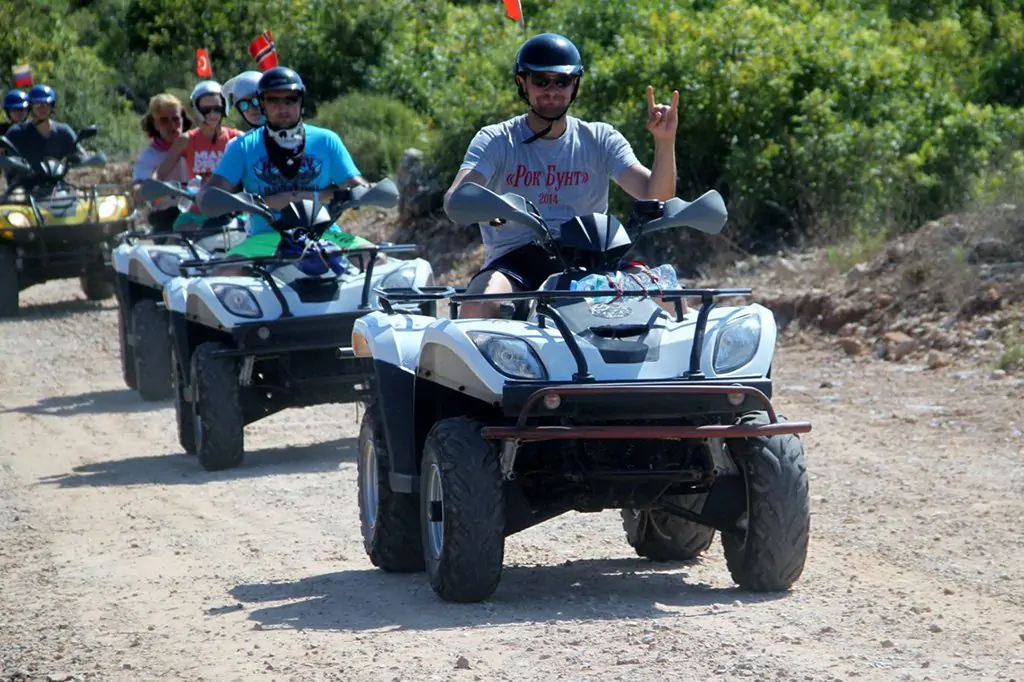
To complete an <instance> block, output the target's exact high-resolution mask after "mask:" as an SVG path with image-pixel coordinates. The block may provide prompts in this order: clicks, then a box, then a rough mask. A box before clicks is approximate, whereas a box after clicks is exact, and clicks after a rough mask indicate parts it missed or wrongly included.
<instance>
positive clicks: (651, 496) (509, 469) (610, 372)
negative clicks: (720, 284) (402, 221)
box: [352, 183, 811, 602]
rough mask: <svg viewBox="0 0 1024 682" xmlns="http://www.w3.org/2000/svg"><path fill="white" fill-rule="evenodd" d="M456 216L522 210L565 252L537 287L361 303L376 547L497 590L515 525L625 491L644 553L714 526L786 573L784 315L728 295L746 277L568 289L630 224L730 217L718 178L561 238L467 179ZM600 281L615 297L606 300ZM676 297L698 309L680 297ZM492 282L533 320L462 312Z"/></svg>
mask: <svg viewBox="0 0 1024 682" xmlns="http://www.w3.org/2000/svg"><path fill="white" fill-rule="evenodd" d="M448 214H449V216H450V217H451V218H452V219H453V220H454V221H455V222H457V223H462V224H468V223H480V222H483V221H489V220H491V219H494V218H504V219H506V220H510V221H515V222H518V223H521V224H525V225H529V226H531V227H533V228H534V229H535V231H536V232H537V235H538V241H539V242H540V243H541V244H543V245H546V246H547V248H548V249H549V250H550V251H551V252H552V253H554V254H555V255H556V256H557V257H559V258H561V260H562V263H563V264H564V265H565V268H564V271H563V272H561V273H559V274H555V275H552V276H551V277H550V278H548V279H547V281H546V282H545V283H544V285H543V286H542V288H541V290H540V291H535V292H519V293H516V294H511V295H509V294H489V295H469V294H465V293H460V294H455V293H454V291H453V290H449V299H450V301H451V305H452V308H453V311H452V314H451V318H452V319H437V318H434V317H427V316H422V315H412V314H402V313H400V312H399V311H397V310H392V309H389V306H393V305H396V304H398V303H402V304H406V305H408V304H409V303H412V302H416V301H421V300H427V299H429V298H431V297H436V296H438V295H439V294H438V293H437V292H436V291H425V292H417V291H415V290H408V289H406V290H395V291H383V290H382V291H380V292H379V293H380V295H381V297H382V302H383V304H384V310H383V311H380V312H373V313H370V314H368V315H366V316H365V317H362V318H360V319H359V320H357V321H356V324H355V328H354V330H353V342H352V344H353V347H355V348H356V349H357V351H358V352H359V353H361V354H363V355H364V356H365V357H367V358H370V357H372V358H373V361H374V364H375V366H376V370H377V374H376V377H375V381H374V387H373V391H372V399H371V400H370V401H369V405H368V407H367V411H366V413H365V417H364V420H363V424H362V429H361V433H360V458H359V463H358V470H359V479H358V480H359V506H360V515H361V520H362V532H363V538H364V544H365V548H366V551H367V553H368V555H369V557H370V560H371V562H372V563H373V564H374V565H376V566H378V567H380V568H382V569H384V570H387V571H416V570H423V569H424V568H425V569H426V572H427V574H428V576H429V579H430V584H431V586H432V587H433V589H434V590H435V592H436V593H437V594H438V595H440V596H441V597H442V598H443V599H446V600H449V601H456V602H470V601H480V600H484V599H487V598H488V597H489V596H490V595H491V594H492V593H493V591H494V590H495V589H496V588H497V585H498V581H499V578H500V576H501V571H502V564H503V558H504V543H505V538H506V537H507V536H509V535H511V534H513V533H517V532H519V531H521V530H524V529H526V528H529V527H531V526H533V525H536V524H538V523H541V522H543V521H546V520H548V519H551V518H553V517H555V516H558V515H560V514H563V513H565V512H567V511H571V510H576V511H586V512H594V511H600V510H604V509H620V510H622V512H621V513H622V517H623V524H624V526H625V531H626V536H627V539H628V542H629V543H630V544H631V545H632V546H633V547H634V548H635V550H636V552H637V553H638V554H639V555H640V556H643V557H647V558H650V559H652V560H656V561H664V560H689V559H694V558H696V557H697V556H698V555H700V554H701V553H702V552H703V551H704V550H706V549H707V548H708V546H709V545H710V544H711V541H712V538H713V536H714V532H715V530H716V529H717V530H719V531H720V532H721V538H722V545H723V549H724V551H725V557H726V561H727V564H728V567H729V571H730V573H731V575H732V578H733V580H734V581H735V582H736V583H738V584H739V585H740V586H741V587H742V588H745V589H749V590H753V591H782V590H787V589H788V588H789V587H790V586H791V585H792V584H793V583H794V582H795V581H796V580H797V579H798V578H799V576H800V575H801V573H802V571H803V566H804V561H805V558H806V553H807V543H808V535H809V527H810V515H809V514H810V512H809V501H808V486H807V473H806V470H805V465H804V452H803V447H802V445H801V442H800V440H799V438H798V437H797V436H796V434H799V433H806V432H808V431H810V429H811V425H810V424H809V423H807V422H790V421H786V420H785V419H784V418H782V417H780V416H779V415H777V414H776V412H775V409H774V408H773V407H772V404H771V402H770V396H771V394H772V380H771V366H772V359H773V356H774V351H775V340H776V326H775V319H774V317H773V316H772V313H771V312H770V311H769V310H768V309H766V308H764V307H762V306H760V305H757V304H751V305H737V306H731V307H718V306H716V299H718V298H721V297H737V296H742V295H746V294H749V293H750V289H686V288H674V289H663V290H657V289H655V290H646V291H645V290H642V289H635V290H629V289H622V290H620V289H611V288H609V289H607V290H605V289H601V290H588V291H582V290H576V289H575V283H576V282H578V281H579V280H581V279H582V278H583V277H585V276H586V275H589V274H595V273H598V274H602V273H605V274H607V273H616V272H618V266H619V263H620V262H622V258H623V257H624V256H625V254H626V252H627V251H628V250H629V249H630V248H631V247H632V239H631V232H635V235H634V236H635V237H636V238H640V237H641V236H642V235H645V234H648V233H650V232H654V231H655V230H663V229H669V228H675V227H682V226H689V227H692V228H695V229H698V230H701V231H703V232H707V233H711V234H714V233H717V232H719V231H720V230H721V228H722V226H723V225H724V224H725V221H726V217H727V214H726V210H725V204H724V202H723V201H722V198H721V196H719V194H718V193H717V192H714V191H711V192H708V193H706V194H704V195H703V196H701V197H700V198H699V199H697V200H696V201H694V202H692V203H688V202H685V201H683V200H681V199H678V198H673V199H670V200H669V201H667V202H664V203H663V204H662V203H661V202H656V201H651V202H638V204H637V210H636V211H635V212H634V214H633V215H632V216H631V217H630V220H629V221H628V222H627V227H624V226H623V225H622V224H621V223H620V222H619V221H618V220H616V219H615V218H614V217H613V216H610V215H601V214H592V215H584V216H579V217H577V218H574V219H573V220H570V221H568V222H566V223H565V224H563V225H561V229H560V236H559V239H558V240H557V241H556V240H554V239H553V238H552V236H551V233H550V231H549V229H548V226H547V225H546V224H545V223H544V221H543V220H542V219H541V218H540V216H539V212H538V211H537V210H536V208H535V207H534V206H532V204H530V203H529V202H528V201H526V199H524V198H523V197H522V196H519V195H516V194H504V195H500V196H499V195H497V194H495V193H493V192H491V191H489V190H487V189H485V188H484V187H481V186H480V185H476V184H473V183H469V184H465V185H463V186H462V187H460V188H459V189H458V190H457V191H456V192H455V193H454V194H453V195H452V197H451V200H450V202H449V208H448ZM652 295H653V296H659V297H661V298H662V300H663V301H665V302H666V308H669V309H671V308H673V306H674V309H675V312H674V313H672V314H670V313H669V312H667V310H666V308H663V307H661V306H660V305H659V304H658V303H657V302H656V301H655V300H653V299H652V298H651V296H652ZM603 296H610V297H614V299H613V300H611V302H608V303H596V302H594V300H593V299H595V298H598V297H603ZM684 298H695V299H697V298H699V299H700V301H701V306H700V308H699V310H696V311H689V312H686V310H685V308H684V304H683V301H684ZM588 299H589V300H588ZM485 300H490V301H498V300H516V301H528V302H529V303H530V307H529V310H528V312H527V314H526V315H525V316H523V317H525V319H456V318H457V308H458V305H459V304H460V303H462V302H464V301H485Z"/></svg>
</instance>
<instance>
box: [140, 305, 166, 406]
mask: <svg viewBox="0 0 1024 682" xmlns="http://www.w3.org/2000/svg"><path fill="white" fill-rule="evenodd" d="M132 336H133V337H134V339H135V346H134V347H133V349H132V350H133V353H132V354H133V355H134V356H135V380H136V383H137V384H138V388H139V395H140V396H141V397H142V399H143V400H146V401H153V400H164V399H166V398H169V397H170V396H171V339H170V336H169V335H168V329H167V313H165V312H164V311H163V310H161V309H160V308H159V307H158V306H157V304H156V301H151V300H149V299H143V300H141V301H139V302H138V303H136V304H135V305H134V306H133V307H132Z"/></svg>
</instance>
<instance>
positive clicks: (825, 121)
mask: <svg viewBox="0 0 1024 682" xmlns="http://www.w3.org/2000/svg"><path fill="white" fill-rule="evenodd" d="M524 12H525V15H526V17H527V21H528V22H529V25H528V29H529V32H530V33H531V34H532V33H537V32H541V31H545V30H550V31H555V32H560V33H564V34H565V35H567V36H569V37H570V38H571V39H573V40H574V41H575V42H576V43H577V45H578V46H579V47H580V49H581V52H582V53H583V57H584V60H585V64H586V74H585V76H584V83H583V87H582V89H581V95H580V98H579V99H578V100H577V103H576V104H575V105H574V109H573V113H574V114H576V115H578V116H581V117H584V118H590V119H601V120H606V121H609V122H610V123H612V124H614V125H615V126H617V127H618V128H619V129H620V130H622V131H623V133H624V134H625V135H626V136H627V138H628V139H630V140H631V141H632V143H633V144H634V147H635V148H636V151H637V153H638V155H639V156H640V158H641V159H642V160H645V159H649V158H650V155H651V143H650V139H649V135H648V134H647V133H646V131H645V130H644V128H643V124H644V118H645V105H644V96H643V90H644V87H645V86H646V85H647V84H648V83H650V84H652V85H653V86H654V88H655V92H656V93H657V94H658V96H659V97H660V98H662V99H664V100H667V99H668V97H669V96H670V93H671V90H672V89H673V88H677V89H679V90H680V93H681V95H682V103H681V110H680V126H679V135H678V142H677V156H678V159H679V187H678V193H679V195H680V196H683V197H693V196H696V195H697V194H699V193H701V192H703V191H705V190H707V189H709V188H715V189H718V190H719V191H720V192H722V193H723V195H724V196H725V198H726V201H727V202H728V204H729V207H730V213H731V216H732V217H731V219H730V228H729V229H730V233H729V234H730V238H731V239H733V240H734V241H735V242H737V243H739V244H740V245H742V246H744V247H746V248H748V249H752V250H763V249H770V248H775V247H777V246H779V245H780V244H781V243H783V242H786V243H793V242H798V241H801V240H805V239H808V238H810V239H826V240H832V239H836V238H839V237H848V236H852V237H853V238H854V239H862V240H864V239H876V238H878V237H879V236H882V235H890V234H892V233H893V232H898V231H901V230H906V229H908V228H912V227H916V226H917V225H918V224H920V222H921V221H923V220H926V219H929V218H934V217H937V216H939V215H941V214H943V213H946V212H949V211H951V210H955V209H958V208H961V207H963V206H965V205H967V204H970V203H972V202H979V201H991V200H993V199H995V198H997V197H1002V196H1005V195H1006V194H1007V193H1008V192H1011V191H1014V190H1015V189H1016V188H1018V187H1020V186H1021V185H1020V184H1019V183H1020V180H1021V178H1022V177H1024V153H1022V150H1021V141H1022V138H1024V113H1022V111H1021V106H1022V105H1024V19H1022V12H1021V6H1020V3H1019V2H1012V1H1010V0H931V1H929V0H816V1H813V2H812V1H811V0H760V1H757V0H672V1H669V2H665V0H618V1H612V0H559V2H557V3H556V2H553V1H541V0H525V2H524ZM4 13H5V14H6V15H7V16H6V17H5V18H4V20H2V21H0V68H3V69H4V71H5V73H6V74H7V77H8V78H9V77H10V76H9V74H10V67H11V66H13V65H14V64H18V63H22V62H28V63H30V64H31V65H32V67H33V70H34V72H35V76H36V82H47V83H49V84H51V85H53V86H54V87H55V88H56V89H57V91H58V95H59V97H60V99H59V101H58V107H59V109H58V112H59V113H58V116H59V117H62V118H63V119H64V120H66V121H68V122H69V123H72V124H73V125H84V124H87V123H98V124H99V125H101V136H100V137H99V138H97V139H96V140H95V142H94V144H95V146H96V147H98V148H100V149H102V150H103V151H106V152H107V153H108V154H109V155H111V156H113V157H115V158H116V157H122V158H131V157H133V156H134V155H135V154H137V152H138V151H139V150H140V149H141V147H142V146H143V145H144V143H145V140H144V139H143V137H142V133H141V130H140V129H139V125H138V121H139V116H138V114H137V113H136V112H135V111H133V108H132V102H131V101H130V100H129V99H128V98H126V97H124V96H123V95H121V94H118V92H117V89H118V87H119V86H122V89H123V86H127V88H128V89H130V90H131V92H132V93H134V95H135V97H136V98H137V102H140V103H141V102H144V101H145V100H146V99H148V98H149V97H150V96H152V95H154V94H156V93H158V92H160V91H163V90H172V91H175V92H177V93H179V94H187V92H188V90H189V89H190V88H191V87H192V86H193V85H194V84H195V83H196V82H197V81H198V80H199V78H198V77H197V76H196V75H195V73H194V55H195V49H196V48H197V47H206V48H207V49H208V50H209V52H210V56H211V61H212V64H213V69H214V77H215V78H216V79H218V80H221V81H224V80H226V79H227V78H229V77H231V76H232V75H234V74H235V73H238V72H239V71H242V70H244V69H250V68H254V63H253V61H252V60H251V58H250V57H249V55H248V52H247V50H246V46H247V45H248V42H249V41H250V40H251V39H252V38H253V37H254V36H255V35H256V34H258V33H259V32H260V31H262V30H264V29H266V28H271V29H272V30H273V31H274V35H275V38H276V39H277V41H278V51H279V55H280V59H281V62H282V63H283V64H286V65H289V66H291V67H292V68H295V69H296V70H298V71H299V72H300V73H301V74H302V75H303V77H304V79H305V80H306V83H307V86H308V88H309V94H310V111H309V113H310V115H311V116H312V120H313V121H315V122H318V123H321V124H323V125H327V126H329V127H331V128H333V129H335V130H336V131H337V132H339V134H341V135H342V137H343V139H345V141H346V143H347V144H349V146H350V147H352V149H353V153H354V155H355V157H356V160H357V163H359V164H360V165H361V167H362V169H363V171H364V173H365V174H366V175H368V176H369V177H371V178H372V177H376V176H380V175H384V174H387V173H392V172H393V171H394V168H395V164H396V163H397V160H398V159H399V158H400V157H401V153H402V151H403V150H404V149H405V148H406V147H408V146H417V147H419V148H421V149H423V150H424V151H425V152H427V158H428V159H430V160H431V163H432V166H433V170H434V172H435V173H436V174H437V175H438V177H439V178H441V179H442V184H443V185H445V186H446V185H447V182H448V181H449V179H450V178H451V176H452V175H453V174H454V171H455V169H456V168H457V166H458V164H459V162H460V160H461V157H462V153H463V152H464V150H465V147H466V144H467V143H468V141H469V139H470V137H471V136H472V134H473V133H474V132H475V131H476V130H477V129H478V128H479V127H480V126H481V125H483V124H486V123H490V122H494V121H496V120H500V119H502V118H505V117H508V116H511V115H514V114H517V113H520V112H521V111H522V103H521V102H519V101H518V100H517V97H516V93H515V89H514V87H513V85H512V77H511V65H512V62H513V59H514V56H515V52H516V50H517V49H518V46H519V44H520V43H521V42H522V40H523V35H522V32H521V30H520V27H519V26H518V25H517V24H515V23H514V22H512V21H510V20H509V19H508V18H507V17H506V16H505V14H504V9H503V7H502V5H501V3H500V2H498V1H497V0H487V1H482V2H481V1H479V0H447V1H443V0H416V1H415V2H414V1H413V0H373V1H372V2H371V1H370V0H309V1H308V2H305V3H301V4H300V3H293V2H290V1H287V0H262V1H261V2H260V3H250V2H241V1H240V0H219V2H215V3H211V2H208V1H207V0H22V1H21V2H19V3H16V4H15V3H9V4H8V5H7V6H6V8H5V10H4ZM613 196H614V205H613V208H614V209H615V210H617V211H626V210H628V201H627V197H625V196H624V195H623V193H622V192H621V191H619V190H618V189H617V188H615V189H614V190H613Z"/></svg>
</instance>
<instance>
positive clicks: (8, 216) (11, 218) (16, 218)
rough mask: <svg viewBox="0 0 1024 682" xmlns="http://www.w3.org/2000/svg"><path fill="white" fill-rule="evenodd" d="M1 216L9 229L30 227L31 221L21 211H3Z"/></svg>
mask: <svg viewBox="0 0 1024 682" xmlns="http://www.w3.org/2000/svg"><path fill="white" fill-rule="evenodd" d="M3 215H4V220H6V221H7V224H9V225H10V226H11V227H32V221H31V220H29V219H28V216H27V215H25V214H24V213H22V212H21V211H4V214H3Z"/></svg>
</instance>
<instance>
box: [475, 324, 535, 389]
mask: <svg viewBox="0 0 1024 682" xmlns="http://www.w3.org/2000/svg"><path fill="white" fill-rule="evenodd" d="M466 336H468V337H469V338H470V339H471V340H472V341H473V343H474V344H475V345H476V347H477V349H478V350H479V351H480V353H481V354H482V355H483V356H484V357H485V358H487V361H488V362H489V363H491V365H492V366H493V367H494V369H496V370H498V371H499V372H501V373H502V374H504V375H505V376H509V377H512V378H513V379H547V378H548V372H547V370H546V369H545V368H544V363H542V362H541V361H540V358H539V357H538V356H537V353H536V351H534V350H533V348H532V347H531V346H530V344H528V343H527V342H526V341H524V340H523V339H520V338H518V337H515V336H509V335H507V334H494V333H492V332H481V331H469V332H466Z"/></svg>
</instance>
